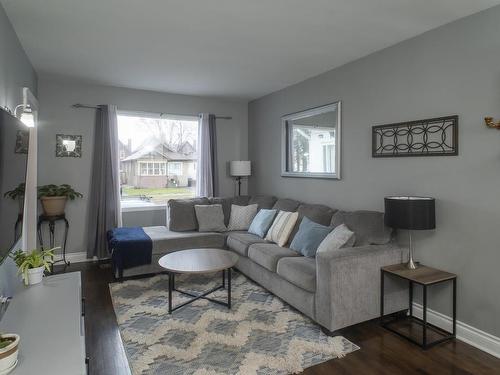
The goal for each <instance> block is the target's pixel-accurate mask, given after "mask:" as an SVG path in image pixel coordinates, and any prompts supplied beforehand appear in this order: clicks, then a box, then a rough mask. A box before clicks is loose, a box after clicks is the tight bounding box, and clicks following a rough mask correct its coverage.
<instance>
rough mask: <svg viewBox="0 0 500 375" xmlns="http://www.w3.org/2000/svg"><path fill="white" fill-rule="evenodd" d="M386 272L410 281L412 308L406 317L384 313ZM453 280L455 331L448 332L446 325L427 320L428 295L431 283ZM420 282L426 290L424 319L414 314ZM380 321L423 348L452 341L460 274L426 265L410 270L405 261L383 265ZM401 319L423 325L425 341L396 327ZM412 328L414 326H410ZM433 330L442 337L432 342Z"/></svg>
mask: <svg viewBox="0 0 500 375" xmlns="http://www.w3.org/2000/svg"><path fill="white" fill-rule="evenodd" d="M386 275H392V276H395V277H398V278H400V279H403V280H407V281H408V289H409V309H408V313H409V314H408V316H406V317H403V318H402V317H401V316H397V317H391V319H387V317H386V316H385V315H384V293H385V290H384V280H385V277H386ZM444 282H451V283H452V286H453V301H452V303H453V323H452V332H449V331H446V330H444V329H443V328H440V327H437V326H435V325H433V324H430V323H429V322H428V321H427V294H428V287H429V286H431V285H436V284H439V283H444ZM415 284H416V285H420V286H421V287H422V289H423V294H422V304H423V306H422V319H420V318H417V317H415V316H414V315H413V287H414V285H415ZM380 288H381V293H380V320H381V325H382V326H383V327H384V328H386V329H387V330H389V331H391V332H393V333H395V334H397V335H399V336H401V337H403V338H405V339H407V340H409V341H411V342H413V343H414V344H417V345H419V346H420V347H422V348H423V349H428V348H430V347H432V346H434V345H437V344H440V343H442V342H444V341H448V340H451V339H453V338H455V337H456V330H457V329H456V327H457V275H455V274H453V273H449V272H446V271H441V270H438V269H435V268H432V267H427V266H424V265H420V266H419V267H418V268H417V269H414V270H412V269H408V268H407V267H406V265H405V264H394V265H391V266H386V267H382V268H381V269H380ZM401 321H408V323H410V324H413V323H416V324H417V325H419V326H421V327H422V330H421V332H422V338H421V340H417V339H415V338H414V337H412V336H411V335H410V334H408V335H406V334H404V333H403V332H401V331H400V330H398V329H396V328H394V326H395V325H396V324H397V323H398V322H401ZM410 331H411V329H410ZM429 331H432V334H433V335H436V336H438V337H439V338H437V339H435V340H433V341H429V340H428V334H429Z"/></svg>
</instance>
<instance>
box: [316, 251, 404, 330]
mask: <svg viewBox="0 0 500 375" xmlns="http://www.w3.org/2000/svg"><path fill="white" fill-rule="evenodd" d="M406 253H407V250H405V249H402V248H400V247H398V246H397V245H395V244H394V243H389V244H386V245H368V246H360V247H352V248H342V249H339V250H336V251H333V252H327V253H319V254H317V256H316V285H317V286H316V299H315V304H316V306H315V307H316V320H317V321H318V322H319V323H320V324H321V325H322V326H324V327H326V328H327V329H329V330H330V331H334V330H337V329H340V328H343V327H347V326H350V325H353V324H357V323H360V322H363V321H366V320H370V319H374V318H376V317H378V316H379V315H380V268H381V267H383V266H388V265H390V264H396V263H401V262H402V261H403V257H404V256H405V254H406ZM406 287H407V285H406V283H402V282H401V280H397V279H390V280H389V279H388V280H387V281H386V283H385V296H386V299H385V307H386V309H385V310H386V312H387V313H390V312H395V311H400V310H404V309H406V308H407V307H408V306H407V303H408V300H407V288H406Z"/></svg>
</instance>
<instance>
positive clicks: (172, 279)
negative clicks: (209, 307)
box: [168, 268, 231, 314]
mask: <svg viewBox="0 0 500 375" xmlns="http://www.w3.org/2000/svg"><path fill="white" fill-rule="evenodd" d="M226 274H227V302H224V301H219V300H217V299H214V298H210V297H207V296H208V295H209V294H211V293H213V292H215V291H217V290H220V289H226ZM173 291H175V292H179V293H182V294H184V295H186V296H190V297H193V298H191V299H190V300H189V301H186V302H183V303H181V304H180V305H177V306H172V292H173ZM199 299H206V300H208V301H210V302H214V303H217V304H219V305H222V306H226V307H227V308H228V309H230V308H231V268H228V269H226V270H223V271H222V285H219V286H216V287H215V288H212V289H210V290H207V291H206V292H203V293H201V294H195V293H192V292H187V291H184V290H180V289H177V288H176V287H175V273H174V272H169V273H168V313H169V314H171V313H172V312H174V311H175V310H178V309H180V308H182V307H184V306H186V305H188V304H190V303H193V302H194V301H197V300H199Z"/></svg>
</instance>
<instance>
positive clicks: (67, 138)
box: [56, 134, 82, 158]
mask: <svg viewBox="0 0 500 375" xmlns="http://www.w3.org/2000/svg"><path fill="white" fill-rule="evenodd" d="M56 157H58V158H81V157H82V136H81V135H66V134H56Z"/></svg>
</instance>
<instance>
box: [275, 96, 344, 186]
mask: <svg viewBox="0 0 500 375" xmlns="http://www.w3.org/2000/svg"><path fill="white" fill-rule="evenodd" d="M283 148H284V152H283V161H282V166H283V169H282V175H283V176H291V177H293V176H295V177H317V178H340V171H339V165H340V102H337V103H333V104H330V105H327V106H323V107H319V108H314V109H311V110H308V111H303V112H299V113H294V114H291V115H287V116H285V117H283Z"/></svg>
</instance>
